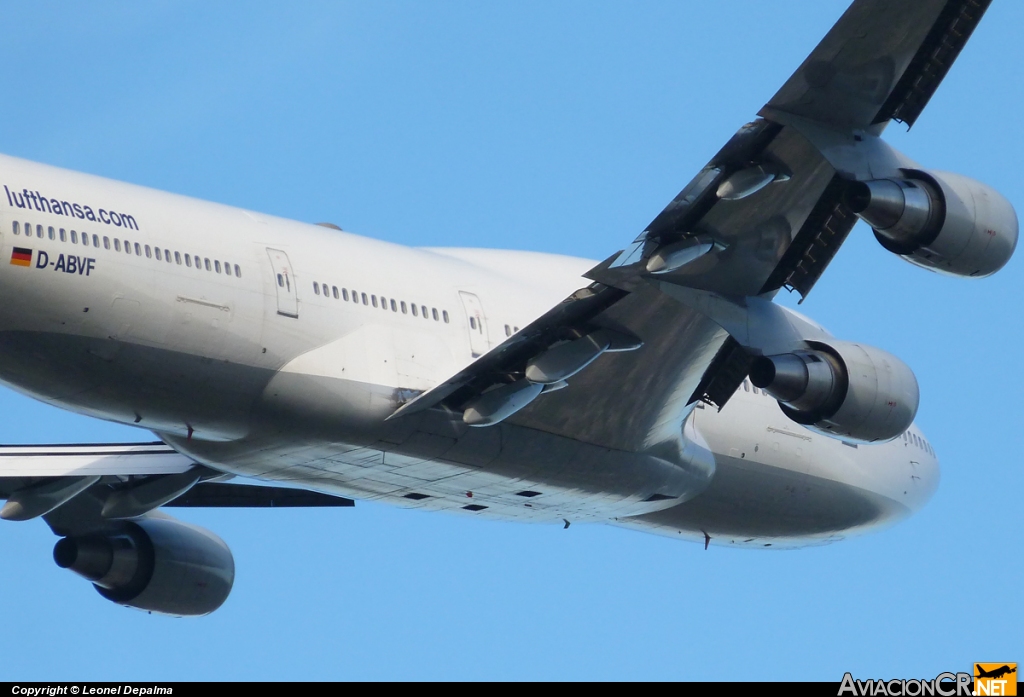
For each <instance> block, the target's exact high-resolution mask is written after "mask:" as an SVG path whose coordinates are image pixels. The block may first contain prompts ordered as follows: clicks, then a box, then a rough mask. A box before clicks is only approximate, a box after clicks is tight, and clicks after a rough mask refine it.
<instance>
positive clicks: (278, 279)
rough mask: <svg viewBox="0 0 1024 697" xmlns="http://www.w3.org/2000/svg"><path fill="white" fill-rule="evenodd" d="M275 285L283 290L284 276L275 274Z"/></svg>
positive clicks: (186, 256)
mask: <svg viewBox="0 0 1024 697" xmlns="http://www.w3.org/2000/svg"><path fill="white" fill-rule="evenodd" d="M185 258H186V259H188V254H186V255H185ZM277 285H279V286H281V287H282V288H284V276H282V275H281V274H277Z"/></svg>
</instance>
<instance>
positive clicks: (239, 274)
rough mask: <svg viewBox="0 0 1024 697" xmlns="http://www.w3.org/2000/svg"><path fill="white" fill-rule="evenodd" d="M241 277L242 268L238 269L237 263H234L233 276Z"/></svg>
mask: <svg viewBox="0 0 1024 697" xmlns="http://www.w3.org/2000/svg"><path fill="white" fill-rule="evenodd" d="M241 277H242V269H240V268H239V267H238V264H235V278H241Z"/></svg>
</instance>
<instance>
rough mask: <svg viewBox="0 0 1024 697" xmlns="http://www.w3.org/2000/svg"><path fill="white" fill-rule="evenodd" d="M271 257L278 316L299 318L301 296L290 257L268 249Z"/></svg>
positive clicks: (279, 251) (278, 250)
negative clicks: (296, 285)
mask: <svg viewBox="0 0 1024 697" xmlns="http://www.w3.org/2000/svg"><path fill="white" fill-rule="evenodd" d="M267 254H269V255H270V266H271V267H272V268H273V270H274V288H275V289H276V290H277V314H279V315H284V316H285V317H298V316H299V296H298V289H297V288H296V287H295V274H294V273H292V265H291V262H290V261H288V255H287V254H285V253H284V252H282V251H281V250H280V249H271V248H270V247H267Z"/></svg>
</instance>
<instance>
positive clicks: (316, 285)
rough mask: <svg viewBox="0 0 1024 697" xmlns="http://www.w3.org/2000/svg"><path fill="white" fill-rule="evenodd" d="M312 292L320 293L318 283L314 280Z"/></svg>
mask: <svg viewBox="0 0 1024 697" xmlns="http://www.w3.org/2000/svg"><path fill="white" fill-rule="evenodd" d="M313 292H314V293H316V294H317V295H320V284H319V283H317V282H316V281H313Z"/></svg>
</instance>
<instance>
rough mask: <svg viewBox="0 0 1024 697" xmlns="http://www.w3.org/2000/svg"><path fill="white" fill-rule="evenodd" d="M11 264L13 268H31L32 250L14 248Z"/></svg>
mask: <svg viewBox="0 0 1024 697" xmlns="http://www.w3.org/2000/svg"><path fill="white" fill-rule="evenodd" d="M11 263H12V264H14V265H15V266H31V264H32V250H31V249H25V248H24V247H15V248H14V251H13V252H11Z"/></svg>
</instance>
